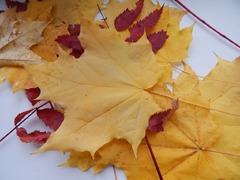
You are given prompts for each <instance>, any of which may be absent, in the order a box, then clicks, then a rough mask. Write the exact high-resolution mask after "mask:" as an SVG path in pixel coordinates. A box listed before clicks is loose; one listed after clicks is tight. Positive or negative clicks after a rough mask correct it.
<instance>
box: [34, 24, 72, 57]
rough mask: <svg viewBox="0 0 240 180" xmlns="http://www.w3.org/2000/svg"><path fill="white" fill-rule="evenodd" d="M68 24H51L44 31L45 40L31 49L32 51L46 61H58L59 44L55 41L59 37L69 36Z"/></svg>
mask: <svg viewBox="0 0 240 180" xmlns="http://www.w3.org/2000/svg"><path fill="white" fill-rule="evenodd" d="M67 28H68V24H61V25H58V26H55V25H54V24H53V23H51V24H49V25H48V26H47V27H46V28H45V29H44V31H43V38H44V39H43V40H42V41H41V42H39V43H38V44H36V45H34V46H32V47H31V50H32V51H33V52H34V53H35V54H37V55H39V56H40V57H42V58H43V59H44V60H46V61H54V60H56V59H57V53H58V43H57V42H56V41H55V40H56V38H57V37H58V36H61V35H65V34H68V31H67Z"/></svg>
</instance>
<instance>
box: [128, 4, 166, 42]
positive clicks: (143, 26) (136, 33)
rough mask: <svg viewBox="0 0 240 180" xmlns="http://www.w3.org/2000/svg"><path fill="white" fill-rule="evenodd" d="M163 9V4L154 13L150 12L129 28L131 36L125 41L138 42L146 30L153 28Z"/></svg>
mask: <svg viewBox="0 0 240 180" xmlns="http://www.w3.org/2000/svg"><path fill="white" fill-rule="evenodd" d="M162 11H163V6H162V7H161V9H156V10H155V11H153V12H152V13H150V14H149V15H148V16H147V17H145V18H144V19H143V20H141V21H138V22H137V23H135V24H134V25H133V26H132V27H130V28H129V32H130V37H129V38H127V39H126V40H125V41H127V42H137V41H138V40H139V39H140V38H141V37H142V35H143V34H144V30H149V29H151V28H152V27H153V26H154V25H155V24H156V23H157V21H158V20H159V18H160V16H161V14H162Z"/></svg>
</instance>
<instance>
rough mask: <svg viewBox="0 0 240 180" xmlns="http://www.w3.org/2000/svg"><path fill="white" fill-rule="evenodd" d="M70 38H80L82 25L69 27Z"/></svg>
mask: <svg viewBox="0 0 240 180" xmlns="http://www.w3.org/2000/svg"><path fill="white" fill-rule="evenodd" d="M68 32H69V34H70V36H75V37H78V36H79V34H80V24H70V25H69V26H68Z"/></svg>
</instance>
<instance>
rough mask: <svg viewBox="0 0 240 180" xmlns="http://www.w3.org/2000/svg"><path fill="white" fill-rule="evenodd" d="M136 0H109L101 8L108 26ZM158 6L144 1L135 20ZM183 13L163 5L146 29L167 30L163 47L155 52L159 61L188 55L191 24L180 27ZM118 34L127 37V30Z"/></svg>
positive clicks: (133, 5)
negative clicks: (150, 26) (152, 22)
mask: <svg viewBox="0 0 240 180" xmlns="http://www.w3.org/2000/svg"><path fill="white" fill-rule="evenodd" d="M136 2H137V1H124V2H119V1H117V0H113V1H110V2H109V3H108V4H107V5H106V8H104V9H103V12H104V14H105V15H106V18H107V19H106V21H107V23H108V26H109V27H110V28H114V20H115V18H116V17H117V16H118V15H119V14H121V13H122V12H123V11H124V10H125V9H127V8H128V9H134V8H135V6H136V5H135V3H136ZM160 8H161V7H160V6H159V5H154V4H153V3H152V2H151V1H144V6H143V9H142V12H141V13H140V15H139V17H138V18H137V19H136V21H135V22H137V21H139V20H142V19H144V18H145V17H146V16H148V15H149V14H150V13H151V12H153V11H154V10H156V9H160ZM185 14H186V12H184V11H181V10H179V9H176V8H170V7H168V6H165V7H164V8H163V12H162V14H161V17H160V19H159V20H158V21H157V23H156V24H155V25H154V26H153V27H152V28H151V29H150V30H148V31H147V33H148V34H151V33H154V32H159V31H161V30H164V31H166V32H167V35H168V38H167V40H166V42H165V43H164V45H163V47H162V48H161V49H160V50H158V51H157V53H156V55H157V57H158V61H159V62H161V63H176V62H181V61H183V60H184V59H186V58H187V57H188V56H187V50H188V48H189V45H190V43H191V41H192V30H193V26H189V27H186V28H183V29H180V27H179V24H180V20H181V19H182V17H183V15H185ZM120 35H121V37H122V38H123V39H126V38H127V37H129V31H128V30H124V31H121V34H120Z"/></svg>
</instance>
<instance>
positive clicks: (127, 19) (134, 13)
mask: <svg viewBox="0 0 240 180" xmlns="http://www.w3.org/2000/svg"><path fill="white" fill-rule="evenodd" d="M143 3H144V0H139V1H138V2H136V8H135V9H133V10H129V9H126V10H125V11H123V13H121V14H120V15H118V16H117V17H116V19H115V21H114V26H115V28H116V30H117V31H122V30H124V29H126V28H128V27H129V26H130V25H131V24H132V23H133V22H134V21H135V20H136V18H137V17H138V15H139V14H140V13H141V12H142V8H143Z"/></svg>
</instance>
